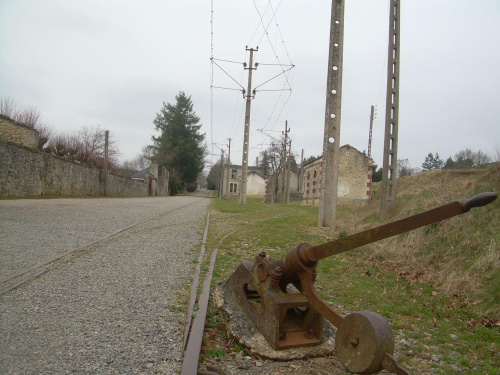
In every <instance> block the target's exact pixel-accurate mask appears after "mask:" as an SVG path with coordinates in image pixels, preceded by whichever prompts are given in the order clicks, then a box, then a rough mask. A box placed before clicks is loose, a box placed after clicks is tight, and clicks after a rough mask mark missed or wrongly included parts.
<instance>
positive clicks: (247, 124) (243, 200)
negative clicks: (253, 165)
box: [240, 47, 258, 204]
mask: <svg viewBox="0 0 500 375" xmlns="http://www.w3.org/2000/svg"><path fill="white" fill-rule="evenodd" d="M246 50H247V51H250V59H249V64H248V67H245V69H248V89H247V92H246V93H245V92H243V97H245V98H246V100H247V102H246V110H245V135H244V137H243V160H242V162H241V167H242V168H241V169H242V172H241V173H242V176H241V187H240V204H246V203H247V174H248V149H249V141H250V105H251V103H252V98H253V95H252V71H253V70H255V69H257V68H256V67H254V66H253V53H254V51H257V50H258V47H257V48H256V49H253V48H248V47H246ZM245 94H246V95H245Z"/></svg>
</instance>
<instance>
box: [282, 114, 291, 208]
mask: <svg viewBox="0 0 500 375" xmlns="http://www.w3.org/2000/svg"><path fill="white" fill-rule="evenodd" d="M289 131H290V129H289V128H288V120H287V121H285V132H284V133H283V134H284V135H285V142H284V143H283V156H282V158H281V173H282V176H281V203H286V199H285V194H286V193H285V192H286V182H287V181H286V177H287V176H286V163H287V161H286V156H287V155H286V145H287V142H288V132H289Z"/></svg>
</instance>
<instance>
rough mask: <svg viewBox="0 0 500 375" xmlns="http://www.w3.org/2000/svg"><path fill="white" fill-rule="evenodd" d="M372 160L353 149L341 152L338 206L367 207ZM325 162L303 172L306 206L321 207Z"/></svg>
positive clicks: (314, 163)
mask: <svg viewBox="0 0 500 375" xmlns="http://www.w3.org/2000/svg"><path fill="white" fill-rule="evenodd" d="M373 164H374V162H373V160H371V159H370V158H368V157H367V156H366V155H365V154H363V153H362V152H360V151H358V150H357V149H355V148H354V147H352V146H350V145H344V146H342V147H341V148H340V160H339V186H338V202H349V203H365V202H369V201H370V198H371V186H372V170H373V167H372V166H373ZM322 167H323V161H322V158H321V157H319V158H317V159H315V160H313V161H311V162H309V163H307V164H305V165H304V166H303V168H302V170H303V174H302V176H303V177H302V178H301V180H302V189H301V190H302V194H303V195H302V199H303V203H304V204H310V205H318V204H319V200H320V197H321V182H322V181H321V174H322Z"/></svg>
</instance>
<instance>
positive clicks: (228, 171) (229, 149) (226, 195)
mask: <svg viewBox="0 0 500 375" xmlns="http://www.w3.org/2000/svg"><path fill="white" fill-rule="evenodd" d="M228 141H229V143H228V145H227V147H228V151H227V172H226V173H227V175H226V194H225V197H226V199H227V197H228V194H229V173H231V138H228Z"/></svg>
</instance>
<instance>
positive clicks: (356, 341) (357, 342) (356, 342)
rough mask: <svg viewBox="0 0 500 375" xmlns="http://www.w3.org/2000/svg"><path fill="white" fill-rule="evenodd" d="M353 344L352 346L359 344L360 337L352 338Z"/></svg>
mask: <svg viewBox="0 0 500 375" xmlns="http://www.w3.org/2000/svg"><path fill="white" fill-rule="evenodd" d="M351 345H352V346H358V345H359V339H357V338H354V339H352V340H351Z"/></svg>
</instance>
